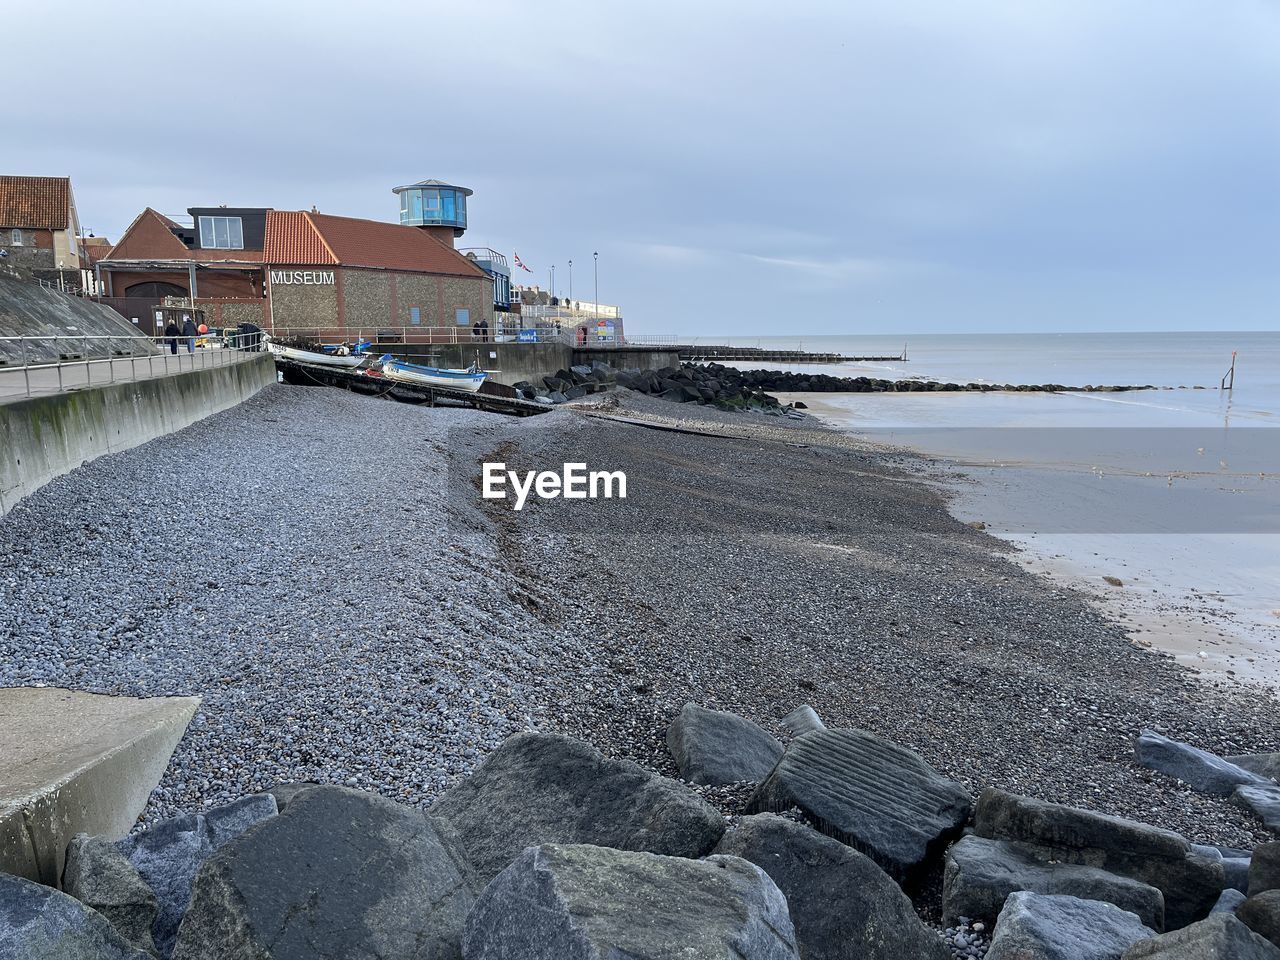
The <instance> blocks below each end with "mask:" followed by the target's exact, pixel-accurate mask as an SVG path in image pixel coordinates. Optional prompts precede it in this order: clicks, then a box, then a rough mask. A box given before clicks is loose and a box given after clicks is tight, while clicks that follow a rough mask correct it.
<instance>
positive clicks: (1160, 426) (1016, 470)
mask: <svg viewBox="0 0 1280 960" xmlns="http://www.w3.org/2000/svg"><path fill="white" fill-rule="evenodd" d="M703 339H704V340H705V341H706V342H708V343H712V342H719V343H725V342H728V343H731V344H735V345H742V346H760V347H764V348H771V349H803V350H808V351H813V352H823V353H837V354H841V355H845V356H900V355H901V354H902V353H903V351H904V350H905V355H906V358H907V359H906V360H905V361H903V360H890V361H866V362H849V363H840V364H805V365H794V366H788V367H785V368H784V369H791V370H795V371H798V372H815V373H816V372H821V373H830V374H833V375H837V376H871V377H883V378H887V379H895V380H897V379H913V378H914V379H923V380H941V381H950V382H955V383H966V382H975V383H989V384H995V385H1004V384H1043V383H1056V384H1064V385H1067V386H1075V387H1083V386H1086V385H1093V386H1098V385H1112V386H1116V385H1123V386H1147V385H1149V386H1150V387H1151V388H1152V389H1146V390H1134V391H1125V392H1079V393H1021V392H1004V391H999V392H992V393H980V392H963V393H946V392H942V393H937V392H926V393H916V392H912V393H880V394H853V393H846V394H826V393H822V394H817V393H806V394H794V395H785V396H784V399H789V400H800V401H802V402H804V403H806V405H808V407H809V409H810V412H811V413H813V414H814V415H815V416H818V417H819V418H821V419H822V420H824V421H826V422H827V423H829V424H831V425H833V426H835V427H837V428H838V429H841V430H846V431H849V432H851V433H855V434H858V435H860V436H863V437H866V438H868V439H870V440H872V441H875V442H878V443H880V444H884V445H888V446H892V447H898V448H903V449H906V450H910V451H912V452H915V453H920V454H924V455H926V456H927V457H928V458H930V460H931V461H932V462H933V463H935V465H936V469H935V470H933V471H932V473H933V474H934V475H935V476H936V482H937V483H938V484H939V486H940V487H941V488H942V489H943V492H944V493H945V494H946V496H947V497H948V498H949V502H950V507H951V510H952V512H953V513H954V514H955V515H956V516H957V517H959V518H960V519H962V520H964V521H966V522H970V523H973V524H975V525H978V526H981V527H983V528H985V529H986V530H987V532H989V533H991V534H992V535H993V536H996V537H999V538H1001V539H1003V540H1006V541H1008V542H1009V543H1010V544H1012V545H1013V546H1014V547H1015V548H1016V549H1015V551H1014V557H1015V559H1016V560H1017V562H1019V563H1021V564H1022V565H1023V566H1024V567H1026V568H1027V569H1029V570H1032V571H1035V572H1036V573H1038V574H1041V575H1044V576H1047V577H1049V578H1050V579H1052V580H1054V581H1056V582H1058V583H1060V584H1062V585H1064V586H1069V587H1071V588H1073V589H1077V590H1080V591H1082V592H1084V593H1085V594H1086V595H1088V596H1089V597H1090V598H1091V599H1092V600H1093V602H1095V603H1096V604H1097V605H1098V606H1099V607H1101V608H1102V609H1104V610H1105V611H1106V612H1107V613H1109V614H1110V615H1112V616H1114V617H1115V618H1117V619H1118V620H1119V621H1120V622H1121V623H1123V624H1125V625H1126V627H1127V629H1128V633H1129V636H1130V638H1131V639H1132V641H1133V642H1134V643H1135V644H1138V645H1141V646H1143V647H1148V648H1150V649H1153V650H1156V651H1160V652H1162V653H1164V654H1165V655H1167V656H1171V657H1174V658H1175V659H1177V660H1179V661H1180V662H1183V663H1185V664H1186V665H1188V666H1190V667H1193V668H1194V669H1196V670H1198V671H1199V672H1200V673H1201V674H1202V675H1204V677H1205V678H1206V679H1207V680H1212V681H1215V682H1226V683H1248V684H1252V685H1258V686H1261V687H1263V688H1266V689H1269V690H1270V691H1272V692H1277V691H1280V430H1277V428H1278V427H1280V332H1276V333H1272V332H1217V331H1214V332H1194V333H1172V332H1171V333H1034V334H929V335H918V336H903V335H901V334H897V335H884V336H804V337H801V336H792V337H758V338H756V337H750V338H747V337H738V338H717V337H706V338H703ZM1233 363H1234V381H1233V382H1232V383H1230V386H1231V389H1227V388H1226V385H1224V377H1225V378H1228V379H1229V378H1230V371H1231V369H1232V365H1233ZM766 366H771V367H775V368H782V367H780V365H776V364H770V365H766ZM1046 640H1047V641H1048V640H1051V638H1046Z"/></svg>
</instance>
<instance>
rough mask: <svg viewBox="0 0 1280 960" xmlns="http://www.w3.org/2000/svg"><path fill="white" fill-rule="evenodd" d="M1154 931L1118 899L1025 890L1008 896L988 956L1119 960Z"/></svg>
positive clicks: (1007, 959) (994, 958) (989, 958)
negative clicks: (1106, 900)
mask: <svg viewBox="0 0 1280 960" xmlns="http://www.w3.org/2000/svg"><path fill="white" fill-rule="evenodd" d="M1155 935H1156V932H1155V931H1154V930H1152V929H1151V928H1150V927H1148V926H1146V925H1145V924H1144V923H1143V922H1142V921H1141V920H1139V919H1138V916H1137V914H1133V913H1130V912H1129V911H1127V910H1121V909H1120V908H1119V907H1117V906H1115V905H1114V904H1110V903H1103V902H1102V901H1100V900H1081V899H1080V898H1079V897H1067V896H1062V895H1061V894H1040V893H1031V892H1029V891H1025V890H1024V891H1019V892H1017V893H1011V894H1009V899H1007V900H1006V901H1005V903H1004V909H1003V910H1001V911H1000V918H999V919H998V920H997V921H996V932H995V936H994V937H992V939H991V949H990V950H989V951H988V952H987V960H1120V957H1121V956H1122V955H1123V954H1124V952H1125V951H1126V950H1128V949H1129V948H1130V947H1131V946H1133V945H1134V944H1135V943H1137V942H1138V941H1139V940H1147V939H1150V938H1151V937H1154V936H1155Z"/></svg>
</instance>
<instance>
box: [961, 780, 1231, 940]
mask: <svg viewBox="0 0 1280 960" xmlns="http://www.w3.org/2000/svg"><path fill="white" fill-rule="evenodd" d="M974 832H975V833H976V834H977V835H978V836H980V837H987V838H991V839H996V840H1015V841H1019V842H1021V843H1027V844H1033V845H1034V851H1033V852H1034V855H1035V856H1036V857H1037V858H1038V859H1040V860H1041V861H1043V862H1051V861H1057V862H1061V863H1071V864H1079V865H1084V866H1092V867H1100V868H1102V869H1103V870H1107V871H1109V872H1111V873H1114V874H1119V875H1121V876H1126V877H1129V878H1131V879H1134V880H1138V881H1141V882H1142V883H1146V884H1149V885H1151V886H1153V887H1156V888H1157V889H1159V890H1160V891H1161V892H1162V893H1163V894H1164V906H1165V917H1164V922H1165V925H1166V926H1167V927H1168V929H1176V928H1178V927H1182V926H1186V925H1187V924H1188V923H1193V922H1194V921H1196V920H1199V919H1202V918H1204V917H1206V916H1208V915H1209V911H1210V910H1211V909H1212V908H1213V905H1214V903H1216V902H1217V900H1218V895H1219V894H1221V893H1222V890H1223V888H1224V887H1225V886H1226V871H1225V868H1224V866H1223V862H1222V857H1221V855H1220V854H1217V853H1216V851H1213V852H1212V853H1211V854H1201V853H1197V852H1196V851H1194V850H1192V848H1191V844H1189V843H1188V842H1187V841H1186V840H1185V839H1184V838H1183V837H1180V836H1179V835H1178V834H1176V833H1174V832H1172V831H1170V830H1162V829H1160V828H1159V827H1153V826H1150V825H1149V824H1145V823H1138V822H1137V821H1136V820H1125V819H1123V818H1121V817H1113V816H1109V815H1107V814H1102V813H1095V812H1093V811H1092V810H1080V809H1078V808H1076V807H1068V806H1064V805H1062V804H1057V803H1047V802H1045V801H1043V800H1036V799H1033V798H1031V797H1020V796H1017V795H1016V794H1012V793H1006V792H1005V791H1003V790H996V789H994V788H988V789H986V790H984V791H983V792H982V796H981V797H980V798H979V799H978V807H977V810H976V812H975V815H974ZM1102 899H1105V898H1102ZM1156 929H1157V930H1162V929H1165V927H1162V926H1159V925H1156Z"/></svg>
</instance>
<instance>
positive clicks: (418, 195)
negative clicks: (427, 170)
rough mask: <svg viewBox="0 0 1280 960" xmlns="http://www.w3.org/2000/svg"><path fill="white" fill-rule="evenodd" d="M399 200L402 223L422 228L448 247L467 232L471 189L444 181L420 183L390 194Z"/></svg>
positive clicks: (423, 181) (400, 188) (394, 190)
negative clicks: (468, 203)
mask: <svg viewBox="0 0 1280 960" xmlns="http://www.w3.org/2000/svg"><path fill="white" fill-rule="evenodd" d="M391 192H392V193H394V194H396V195H397V196H398V197H399V198H400V222H401V223H402V224H404V225H405V226H407V227H420V228H422V229H423V230H425V231H426V232H427V233H430V234H432V235H433V236H436V237H438V238H439V239H441V240H443V241H444V242H445V243H447V244H449V246H453V241H454V239H455V238H457V237H460V236H462V234H463V233H464V232H465V231H466V229H467V197H469V196H471V193H472V191H471V189H470V188H468V187H459V186H455V185H454V184H452V183H445V182H444V181H443V180H420V181H419V182H418V183H410V184H406V185H405V186H403V187H396V188H395V189H393V190H392V191H391Z"/></svg>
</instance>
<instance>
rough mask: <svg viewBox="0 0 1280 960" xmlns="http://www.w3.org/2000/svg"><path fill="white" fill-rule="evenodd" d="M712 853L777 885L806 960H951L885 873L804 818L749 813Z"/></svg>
mask: <svg viewBox="0 0 1280 960" xmlns="http://www.w3.org/2000/svg"><path fill="white" fill-rule="evenodd" d="M715 852H716V853H718V854H726V855H729V856H735V857H741V858H742V859H743V860H749V861H750V862H752V863H754V864H755V865H756V866H757V867H759V868H760V869H761V870H763V871H764V872H765V873H767V874H768V875H769V877H770V879H772V880H773V882H774V883H775V884H777V886H778V889H779V890H781V891H782V893H783V895H784V896H786V898H787V904H788V906H789V908H790V911H791V922H792V923H793V924H795V931H796V942H797V943H798V944H799V947H800V955H801V956H802V957H804V958H805V960H843V958H846V957H850V956H856V957H858V958H860V960H900V958H903V957H910V958H912V960H947V956H948V954H947V950H946V948H945V947H944V946H943V945H942V941H941V939H940V938H939V937H938V935H937V934H936V933H934V931H932V930H930V929H929V928H928V927H927V926H925V924H924V923H923V922H922V921H921V920H920V918H919V917H918V916H917V915H916V912H915V909H914V908H913V907H912V906H911V901H910V900H909V899H907V896H906V894H904V893H903V892H902V890H901V888H900V887H899V886H898V885H897V884H896V883H894V882H893V880H892V879H891V878H890V877H889V875H888V874H886V873H885V872H884V871H883V870H881V869H880V868H879V867H878V866H876V864H875V863H873V862H872V861H871V860H870V858H868V857H864V856H863V855H862V854H860V853H858V851H856V850H854V849H853V848H852V847H848V846H846V845H845V844H843V843H840V842H839V841H838V840H833V839H831V838H830V837H824V836H823V835H822V834H820V833H818V832H817V831H815V830H812V829H810V828H809V827H807V826H805V825H804V824H801V823H796V822H795V821H794V820H787V819H784V818H782V817H776V816H773V815H772V814H767V813H763V814H757V815H756V816H753V817H744V818H743V819H742V820H741V821H740V822H739V824H738V825H737V826H736V827H734V828H733V829H732V830H730V831H729V832H728V833H726V834H725V835H724V839H722V840H721V841H720V844H719V846H717V847H716V850H715Z"/></svg>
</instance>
